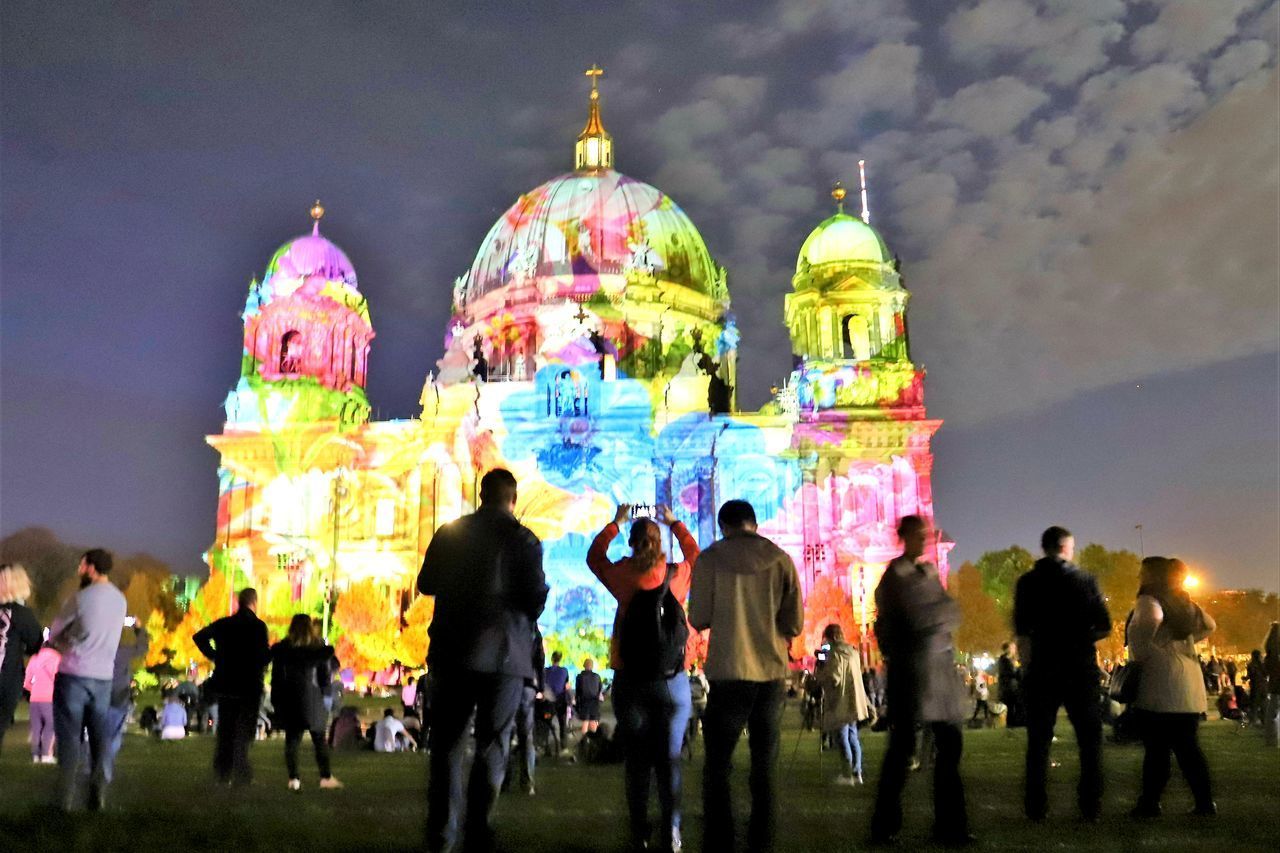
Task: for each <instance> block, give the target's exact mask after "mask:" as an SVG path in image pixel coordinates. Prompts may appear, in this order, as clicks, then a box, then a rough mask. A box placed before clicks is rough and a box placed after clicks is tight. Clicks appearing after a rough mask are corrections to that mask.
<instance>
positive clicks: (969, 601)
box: [950, 563, 1012, 654]
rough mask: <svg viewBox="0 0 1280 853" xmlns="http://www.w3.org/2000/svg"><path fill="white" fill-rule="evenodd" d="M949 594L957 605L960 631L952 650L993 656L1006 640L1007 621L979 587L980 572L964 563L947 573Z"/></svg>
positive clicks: (1009, 627)
mask: <svg viewBox="0 0 1280 853" xmlns="http://www.w3.org/2000/svg"><path fill="white" fill-rule="evenodd" d="M950 592H951V595H952V597H953V598H955V600H956V604H958V605H960V628H959V629H958V630H957V631H956V636H955V641H956V648H957V649H959V650H960V651H962V652H967V653H969V654H978V653H979V652H991V653H995V651H996V650H998V649H999V648H1000V646H1001V645H1002V644H1003V643H1004V642H1006V641H1007V640H1008V639H1009V636H1010V635H1011V634H1012V628H1011V626H1010V624H1009V620H1008V619H1007V618H1006V617H1005V616H1004V614H1002V613H1001V612H1000V609H999V607H997V606H996V602H995V599H993V598H992V597H991V596H990V595H988V594H987V593H986V591H985V590H984V589H983V588H982V573H981V572H979V571H978V569H977V567H976V566H974V565H973V564H972V563H964V564H963V565H961V566H960V568H958V569H956V570H955V571H954V572H953V573H952V574H951V589H950Z"/></svg>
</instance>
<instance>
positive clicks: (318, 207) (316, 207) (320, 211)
mask: <svg viewBox="0 0 1280 853" xmlns="http://www.w3.org/2000/svg"><path fill="white" fill-rule="evenodd" d="M323 218H324V205H323V204H321V203H320V199H316V203H315V204H313V205H311V220H312V225H311V233H312V234H319V233H320V220H321V219H323Z"/></svg>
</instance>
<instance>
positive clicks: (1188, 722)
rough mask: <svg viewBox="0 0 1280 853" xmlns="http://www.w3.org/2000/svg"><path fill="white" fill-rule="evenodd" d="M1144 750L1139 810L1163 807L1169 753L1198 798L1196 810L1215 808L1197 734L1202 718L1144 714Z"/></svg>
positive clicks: (1190, 715)
mask: <svg viewBox="0 0 1280 853" xmlns="http://www.w3.org/2000/svg"><path fill="white" fill-rule="evenodd" d="M1140 725H1141V730H1142V746H1143V748H1144V749H1145V750H1146V751H1145V753H1144V754H1143V756H1142V796H1141V797H1140V798H1139V800H1138V805H1139V807H1140V808H1141V807H1146V808H1155V807H1157V806H1159V805H1160V795H1161V794H1163V793H1164V788H1165V785H1167V784H1169V771H1170V767H1169V753H1170V752H1172V753H1173V754H1174V756H1176V757H1177V759H1178V767H1180V768H1181V769H1182V775H1183V778H1185V779H1186V780H1187V787H1189V788H1190V789H1191V795H1192V796H1193V797H1194V798H1195V803H1196V807H1197V808H1209V807H1210V806H1212V804H1213V791H1212V788H1211V786H1210V783H1209V764H1208V762H1207V761H1205V758H1204V752H1202V751H1201V749H1200V741H1199V739H1198V738H1197V734H1196V733H1197V730H1198V729H1199V727H1200V715H1199V714H1157V713H1152V712H1150V711H1143V712H1142V717H1141V722H1140Z"/></svg>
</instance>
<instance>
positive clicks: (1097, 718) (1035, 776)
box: [1024, 670, 1102, 819]
mask: <svg viewBox="0 0 1280 853" xmlns="http://www.w3.org/2000/svg"><path fill="white" fill-rule="evenodd" d="M1026 702H1027V761H1026V793H1025V801H1024V808H1025V810H1026V813H1027V816H1028V817H1031V818H1033V819H1039V818H1042V817H1044V815H1045V814H1046V813H1048V810H1049V795H1048V792H1047V791H1046V776H1047V774H1048V770H1049V744H1050V743H1051V742H1052V741H1053V727H1054V724H1055V723H1056V722H1057V719H1058V708H1060V707H1063V706H1065V707H1066V709H1067V719H1068V720H1070V721H1071V726H1072V727H1073V728H1074V729H1075V732H1076V745H1077V747H1078V749H1079V750H1080V784H1079V785H1078V787H1077V788H1076V800H1077V802H1078V803H1079V806H1080V813H1081V814H1082V815H1084V816H1085V817H1090V818H1092V817H1096V816H1097V815H1098V813H1099V812H1100V811H1101V809H1102V704H1101V702H1100V701H1099V696H1098V675H1097V672H1096V670H1093V671H1086V672H1084V673H1080V674H1077V675H1074V676H1061V675H1055V676H1053V677H1052V678H1045V679H1043V680H1039V681H1031V680H1028V682H1027V686H1026Z"/></svg>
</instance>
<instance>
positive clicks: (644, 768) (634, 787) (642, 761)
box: [613, 670, 693, 847]
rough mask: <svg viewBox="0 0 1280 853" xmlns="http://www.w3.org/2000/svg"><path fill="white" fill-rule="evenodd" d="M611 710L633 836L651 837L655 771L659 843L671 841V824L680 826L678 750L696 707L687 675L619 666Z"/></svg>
mask: <svg viewBox="0 0 1280 853" xmlns="http://www.w3.org/2000/svg"><path fill="white" fill-rule="evenodd" d="M613 711H614V714H615V715H617V718H618V737H619V738H621V739H622V745H623V750H624V761H625V772H624V778H625V782H626V797H627V812H628V814H629V816H630V831H631V838H632V839H633V840H635V841H647V840H648V838H649V783H650V779H651V777H652V776H655V775H656V776H657V780H658V808H659V811H660V812H661V815H662V818H661V819H662V823H661V824H660V826H661V827H662V829H661V844H662V846H663V847H670V844H671V835H672V830H679V829H680V811H681V809H680V801H681V796H682V791H683V782H684V780H683V772H682V771H683V766H682V764H681V760H682V757H681V754H680V750H681V747H683V746H684V735H685V730H686V729H687V728H688V725H689V715H690V714H691V713H692V712H693V700H692V699H691V698H690V696H689V677H688V676H686V675H685V674H684V673H683V672H678V673H676V674H675V675H673V676H671V677H670V678H659V679H635V678H629V677H627V674H626V671H625V670H622V671H619V672H617V673H616V674H615V676H614V681H613Z"/></svg>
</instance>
